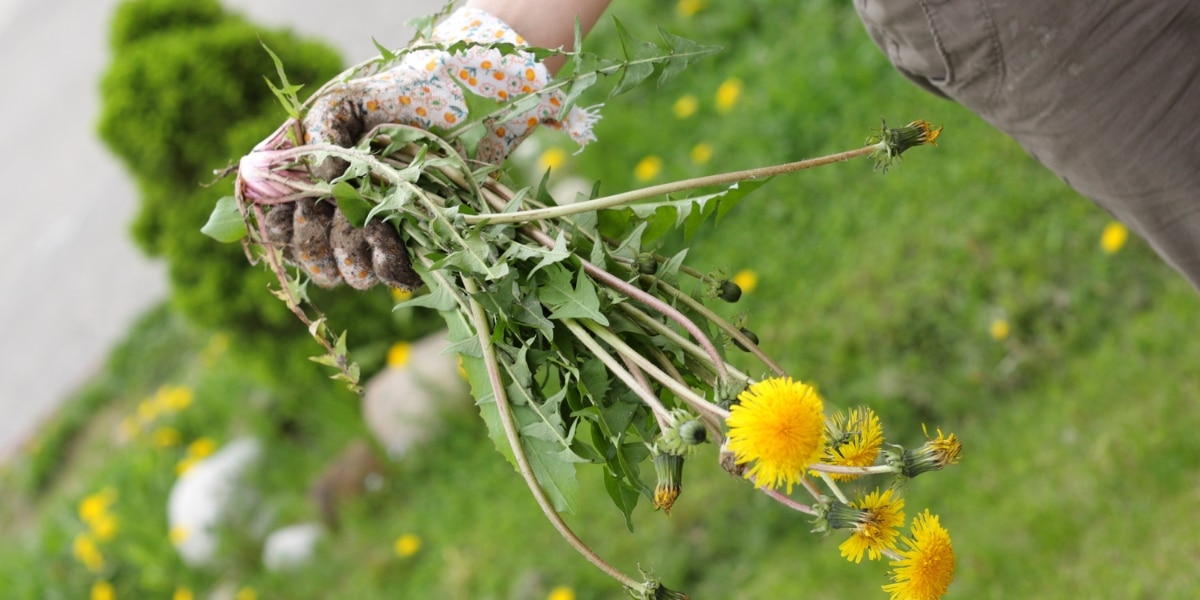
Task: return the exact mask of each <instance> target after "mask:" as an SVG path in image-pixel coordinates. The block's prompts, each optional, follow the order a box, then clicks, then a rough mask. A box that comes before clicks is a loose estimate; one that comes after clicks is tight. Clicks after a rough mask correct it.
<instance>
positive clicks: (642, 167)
mask: <svg viewBox="0 0 1200 600" xmlns="http://www.w3.org/2000/svg"><path fill="white" fill-rule="evenodd" d="M662 166H663V165H662V159H661V158H659V157H657V156H647V157H646V158H643V159H642V160H640V161H638V164H637V166H636V167H634V168H633V176H634V177H635V178H636V179H637V180H638V181H650V180H651V179H654V178H655V177H658V174H659V173H660V172H662Z"/></svg>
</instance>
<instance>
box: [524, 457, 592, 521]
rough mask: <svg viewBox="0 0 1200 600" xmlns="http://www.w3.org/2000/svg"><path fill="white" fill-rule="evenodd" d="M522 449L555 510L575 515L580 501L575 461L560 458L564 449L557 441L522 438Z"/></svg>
mask: <svg viewBox="0 0 1200 600" xmlns="http://www.w3.org/2000/svg"><path fill="white" fill-rule="evenodd" d="M521 447H522V448H524V449H525V454H526V456H527V457H528V458H529V466H530V467H532V468H533V474H534V476H535V477H536V478H537V481H538V483H539V484H540V485H541V486H542V490H543V491H545V492H546V496H547V497H548V498H550V503H551V504H553V505H554V510H557V511H558V512H560V513H561V512H565V513H568V514H573V513H574V512H575V509H576V506H577V504H578V501H579V481H578V480H577V479H576V477H575V462H573V461H566V460H563V459H562V458H561V447H560V446H559V445H558V444H556V443H554V442H547V441H545V440H539V439H537V438H521Z"/></svg>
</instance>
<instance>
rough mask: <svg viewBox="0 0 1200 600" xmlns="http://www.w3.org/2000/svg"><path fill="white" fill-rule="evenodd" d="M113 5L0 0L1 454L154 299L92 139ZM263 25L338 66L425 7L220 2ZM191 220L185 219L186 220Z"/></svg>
mask: <svg viewBox="0 0 1200 600" xmlns="http://www.w3.org/2000/svg"><path fill="white" fill-rule="evenodd" d="M117 4H118V1H117V0H59V1H57V2H37V1H35V0H0V140H2V142H0V182H3V186H4V188H3V189H4V195H3V199H2V200H0V202H2V203H3V206H4V208H5V213H4V216H3V217H2V218H0V460H3V459H4V457H6V456H9V455H10V453H11V452H12V451H13V450H15V448H16V447H17V446H18V445H19V444H20V443H21V441H22V440H24V439H27V438H28V436H29V435H30V434H31V433H32V432H33V431H34V430H35V429H36V427H37V424H38V423H40V422H41V421H43V420H45V419H46V418H47V417H48V416H49V415H50V414H51V413H52V412H53V411H54V409H55V408H56V407H57V406H58V405H59V403H60V402H61V401H62V400H63V399H64V398H65V397H66V396H67V395H68V394H70V392H71V391H72V390H74V389H76V388H77V387H79V386H80V385H81V384H82V383H83V382H85V381H86V380H87V379H88V378H89V377H90V376H91V375H92V374H94V373H95V372H96V370H97V369H98V368H99V367H100V366H102V364H103V361H104V359H105V357H106V356H107V353H108V350H109V348H110V347H111V346H112V345H113V344H114V343H115V342H116V341H118V340H119V339H120V338H121V337H122V336H123V335H124V333H125V331H126V329H127V327H128V326H129V324H130V323H131V322H132V321H133V320H134V319H135V318H136V317H137V316H138V315H139V314H141V313H142V311H144V310H145V309H146V308H148V307H149V306H151V305H152V304H154V303H155V302H157V301H158V300H160V299H162V298H163V297H164V294H165V293H166V283H165V270H164V268H163V266H162V265H161V264H154V263H151V262H149V261H148V260H147V259H145V258H144V257H143V256H141V255H140V254H139V253H138V251H137V250H136V249H135V248H134V246H133V245H132V243H131V242H130V241H129V240H128V237H127V235H126V230H127V228H128V223H129V221H130V220H131V218H132V216H133V214H134V212H135V208H136V203H137V198H136V195H135V190H134V187H133V184H132V182H131V181H130V180H129V178H128V176H127V175H126V174H125V173H124V171H123V170H122V167H121V165H120V164H118V163H117V161H116V160H115V159H114V158H112V157H111V156H109V155H108V154H107V152H106V151H105V149H104V148H103V146H102V145H101V144H100V142H99V141H98V139H97V138H96V136H95V134H94V131H95V122H96V118H97V115H98V112H99V96H98V86H99V77H100V74H101V73H102V72H103V71H104V69H105V67H106V65H107V62H108V58H109V57H108V45H107V27H108V22H109V18H110V15H111V14H112V11H113V9H114V7H115V6H116V5H117ZM226 5H227V6H229V7H230V8H232V9H234V10H238V11H241V12H244V13H245V14H247V15H248V16H250V17H251V19H252V20H254V21H255V22H257V23H261V24H263V25H265V26H272V27H278V26H286V27H292V28H294V29H296V30H297V31H299V32H301V33H304V34H306V35H311V36H314V37H319V38H321V39H324V40H326V41H327V42H329V43H331V44H333V45H334V46H336V47H337V48H338V49H339V50H340V51H341V52H342V54H343V58H344V59H345V61H346V62H347V63H348V64H349V63H354V62H358V61H360V60H363V59H365V58H369V57H370V56H372V55H373V54H375V49H374V45H373V44H372V42H371V38H372V36H373V37H375V38H376V39H378V40H379V41H380V42H381V43H383V44H384V45H386V46H389V47H395V46H399V45H402V44H403V43H404V42H405V41H407V40H408V38H409V37H410V36H411V29H409V28H407V27H405V26H404V22H405V21H407V20H409V19H411V18H413V17H417V16H421V15H425V14H429V13H431V12H434V11H436V10H437V9H438V8H439V7H440V6H441V2H440V1H437V0H408V1H406V2H355V3H349V5H350V6H354V7H361V8H360V10H359V11H356V12H350V11H346V10H345V9H344V8H343V7H344V6H347V4H346V3H333V2H315V1H313V0H228V1H227V2H226ZM199 225H200V224H197V226H199Z"/></svg>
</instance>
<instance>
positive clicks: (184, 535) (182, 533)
mask: <svg viewBox="0 0 1200 600" xmlns="http://www.w3.org/2000/svg"><path fill="white" fill-rule="evenodd" d="M191 534H192V532H191V530H190V529H188V528H187V527H184V526H183V525H176V526H174V527H172V528H171V530H170V531H168V532H167V539H169V540H171V545H172V546H178V545H180V544H182V543H183V542H184V541H185V540H187V539H188V536H189V535H191Z"/></svg>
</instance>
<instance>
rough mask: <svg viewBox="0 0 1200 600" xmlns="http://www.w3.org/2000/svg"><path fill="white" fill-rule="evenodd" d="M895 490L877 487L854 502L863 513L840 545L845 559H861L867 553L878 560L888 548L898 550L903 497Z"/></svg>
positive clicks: (860, 560) (902, 521) (902, 525)
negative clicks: (894, 493) (894, 494)
mask: <svg viewBox="0 0 1200 600" xmlns="http://www.w3.org/2000/svg"><path fill="white" fill-rule="evenodd" d="M893 491H894V490H891V489H888V490H884V491H883V492H882V493H880V491H879V490H878V489H876V490H875V491H874V492H871V493H870V494H867V495H866V497H864V498H862V499H861V500H859V501H857V502H855V503H854V508H856V509H858V510H860V511H862V512H861V513H860V515H859V517H858V519H857V522H856V523H855V525H854V527H853V529H854V531H852V532H851V533H850V537H849V539H847V540H846V541H844V542H842V544H841V545H840V546H838V549H839V550H841V551H842V556H843V557H844V558H845V559H846V560H852V561H854V562H856V563H858V562H862V557H863V553H864V552H865V553H866V554H867V556H868V557H870V559H871V560H879V558H880V557H882V556H883V553H884V552H885V551H891V552H896V551H897V548H896V538H897V536H899V535H900V532H899V531H897V530H898V529H899V528H900V527H904V499H903V498H900V497H899V496H897V497H896V498H893V497H892V492H893Z"/></svg>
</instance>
